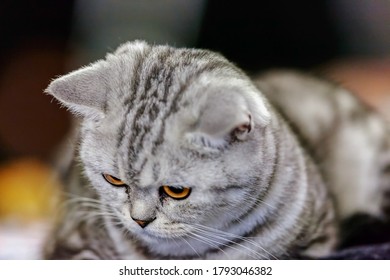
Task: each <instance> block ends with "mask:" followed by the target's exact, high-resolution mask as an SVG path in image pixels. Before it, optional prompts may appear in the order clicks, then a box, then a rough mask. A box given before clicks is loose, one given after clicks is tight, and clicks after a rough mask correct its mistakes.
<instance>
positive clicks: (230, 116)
mask: <svg viewBox="0 0 390 280" xmlns="http://www.w3.org/2000/svg"><path fill="white" fill-rule="evenodd" d="M252 97H253V96H252ZM269 118H270V117H269V112H268V110H267V109H266V107H265V105H264V103H262V101H261V100H260V97H259V96H258V98H251V96H244V95H240V94H237V92H234V91H227V92H223V93H220V94H218V93H213V94H209V95H208V96H207V97H206V98H205V102H204V104H203V106H200V110H199V112H198V117H197V120H196V125H194V126H193V129H191V130H190V131H189V132H188V133H187V134H186V138H187V140H188V141H189V142H191V143H192V144H195V145H196V146H201V147H204V148H206V149H211V150H213V149H215V150H220V149H224V148H226V147H227V146H228V145H229V144H231V143H232V142H235V141H245V140H247V139H248V138H249V136H250V135H251V134H252V133H253V131H254V127H255V126H265V125H266V124H267V123H268V122H269Z"/></svg>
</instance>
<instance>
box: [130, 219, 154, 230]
mask: <svg viewBox="0 0 390 280" xmlns="http://www.w3.org/2000/svg"><path fill="white" fill-rule="evenodd" d="M131 218H132V219H133V220H134V222H136V223H137V224H138V225H139V226H140V227H142V228H144V227H146V226H147V225H148V224H150V223H151V222H153V221H154V220H155V219H156V218H153V219H150V220H140V219H136V218H133V217H131Z"/></svg>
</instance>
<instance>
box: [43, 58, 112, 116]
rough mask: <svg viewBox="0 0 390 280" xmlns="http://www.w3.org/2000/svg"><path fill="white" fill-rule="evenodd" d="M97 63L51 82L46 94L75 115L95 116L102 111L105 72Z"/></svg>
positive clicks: (103, 64) (102, 64)
mask: <svg viewBox="0 0 390 280" xmlns="http://www.w3.org/2000/svg"><path fill="white" fill-rule="evenodd" d="M105 67H106V63H105V61H98V62H96V63H94V64H91V65H89V66H87V67H84V68H81V69H79V70H76V71H73V72H71V73H69V74H67V75H64V76H61V77H59V78H57V79H55V80H53V81H52V82H51V83H50V85H49V86H48V88H47V89H46V90H45V92H46V93H49V94H51V95H53V96H54V97H55V98H56V99H58V100H59V101H60V102H61V103H62V104H63V105H65V106H66V107H68V108H69V109H71V110H72V111H73V112H74V113H76V114H81V115H83V116H85V115H97V114H102V113H103V111H104V106H105V105H104V104H105V102H106V88H107V86H106V84H107V82H106V81H107V72H108V71H106V69H105Z"/></svg>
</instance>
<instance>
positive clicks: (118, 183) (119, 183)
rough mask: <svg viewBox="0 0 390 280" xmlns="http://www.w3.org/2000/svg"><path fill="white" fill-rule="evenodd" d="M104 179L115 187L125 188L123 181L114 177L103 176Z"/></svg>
mask: <svg viewBox="0 0 390 280" xmlns="http://www.w3.org/2000/svg"><path fill="white" fill-rule="evenodd" d="M103 177H104V179H105V180H106V181H107V182H108V183H110V184H111V185H113V186H117V187H122V186H125V185H126V183H124V182H123V181H122V180H121V179H118V178H116V177H114V176H112V175H109V174H103Z"/></svg>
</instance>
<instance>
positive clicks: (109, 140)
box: [46, 42, 389, 259]
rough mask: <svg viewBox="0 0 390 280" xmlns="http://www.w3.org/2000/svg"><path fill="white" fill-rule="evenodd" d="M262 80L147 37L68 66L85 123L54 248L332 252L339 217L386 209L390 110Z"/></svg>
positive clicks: (122, 252)
mask: <svg viewBox="0 0 390 280" xmlns="http://www.w3.org/2000/svg"><path fill="white" fill-rule="evenodd" d="M255 83H256V86H255V84H254V83H253V82H252V81H251V80H249V78H248V77H247V76H246V75H245V74H244V73H242V72H241V71H240V70H239V69H237V68H236V67H234V66H233V65H232V64H230V63H229V62H228V61H226V60H225V59H224V58H223V57H221V56H219V55H216V54H214V53H211V52H207V51H199V50H190V49H174V48H170V47H167V46H149V45H147V44H146V43H143V42H134V43H129V44H125V45H123V46H122V47H120V48H119V49H118V50H117V51H116V53H115V54H113V55H108V56H107V58H106V60H104V61H99V62H97V63H95V64H93V65H91V66H89V67H86V68H83V69H81V70H78V71H75V72H73V73H71V74H69V75H66V76H64V77H61V78H59V79H57V80H55V81H54V82H53V83H52V84H51V85H50V86H49V88H48V90H47V91H48V92H49V93H50V94H52V95H53V96H55V97H56V98H57V99H59V100H60V101H61V102H62V103H63V104H65V105H66V106H68V107H69V108H71V109H72V110H73V111H74V112H76V113H77V114H80V115H81V116H82V123H81V126H80V132H79V133H78V134H77V142H78V143H79V145H76V148H75V151H74V157H73V160H72V161H71V162H70V164H69V166H68V170H67V176H66V190H65V192H66V193H67V194H68V196H69V197H70V202H68V203H67V204H65V206H64V211H63V213H62V216H61V218H60V220H59V223H58V225H57V227H56V230H55V231H54V233H53V236H52V238H51V240H50V242H49V245H48V247H47V255H46V256H47V257H48V258H93V259H94V258H102V259H160V258H161V259H168V258H174V259H244V258H252V259H280V258H294V257H305V256H324V255H326V254H328V253H329V252H331V250H332V249H333V248H334V247H335V245H336V243H337V231H338V227H337V217H342V218H344V217H346V216H348V215H350V214H352V213H354V212H356V211H365V212H369V213H371V214H375V215H379V214H380V207H381V206H382V205H381V203H383V202H382V201H381V196H380V195H378V192H379V191H380V190H382V189H383V188H385V187H388V186H386V184H387V183H388V182H386V183H384V184H383V183H380V180H381V178H382V177H381V176H382V174H381V173H380V172H381V171H382V169H383V167H384V166H385V165H386V164H388V160H389V157H388V156H389V147H388V146H386V145H389V144H388V142H387V143H386V141H388V140H386V139H388V138H389V137H388V131H386V129H387V128H386V125H385V123H384V122H383V121H382V120H380V118H379V117H378V116H376V115H375V114H373V113H371V112H369V111H366V110H363V106H362V105H360V104H359V103H358V102H357V101H355V100H354V99H353V98H352V97H351V96H349V94H348V93H346V92H344V91H342V90H340V89H336V87H334V86H333V85H330V84H328V83H327V82H323V81H320V80H316V79H314V78H310V77H305V76H301V75H299V74H295V73H288V72H286V73H276V74H269V75H266V76H264V77H260V78H258V79H257V80H256V81H255ZM309 88H311V90H308V89H309ZM259 89H260V90H259ZM328 90H329V93H330V94H329V95H327V94H325V93H326V92H327V91H328ZM338 92H340V93H338ZM287 100H289V101H288V102H287ZM294 100H298V101H294ZM313 106H314V107H313ZM313 108H315V110H313ZM359 112H361V114H360V113H359ZM356 114H357V116H356ZM333 116H338V117H337V118H335V117H333ZM371 141H374V142H371ZM347 143H350V144H348V145H347ZM371 143H372V145H371ZM340 145H345V149H344V148H342V147H339V146H340ZM357 149H361V150H362V152H363V153H362V154H361V153H360V152H357V151H356V150H357ZM383 152H386V153H383ZM382 155H384V156H382ZM386 156H387V158H386ZM349 161H350V162H349ZM346 162H347V163H346ZM345 165H347V166H345ZM366 167H367V168H366ZM344 168H346V170H348V171H347V172H346V173H347V174H344V172H343V169H344ZM83 174H84V175H83ZM359 175H360V176H361V177H358V176H359ZM351 176H353V177H351ZM367 176H368V177H367ZM371 183H372V184H371ZM113 185H114V186H113ZM366 185H370V186H369V187H367V186H366ZM344 186H345V187H344ZM354 187H355V189H354V190H352V192H353V193H352V194H351V198H352V199H351V200H348V199H346V196H345V195H344V194H343V192H344V190H345V191H348V192H349V191H351V190H350V189H351V188H354ZM340 188H342V189H343V190H342V191H340ZM333 196H335V197H336V199H335V200H334V199H332V197H333ZM362 196H365V199H362ZM334 202H335V203H336V206H335V205H334V204H335V203H334ZM334 209H338V211H337V212H336V211H335V210H334Z"/></svg>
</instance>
